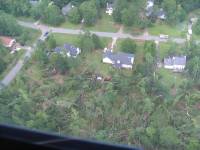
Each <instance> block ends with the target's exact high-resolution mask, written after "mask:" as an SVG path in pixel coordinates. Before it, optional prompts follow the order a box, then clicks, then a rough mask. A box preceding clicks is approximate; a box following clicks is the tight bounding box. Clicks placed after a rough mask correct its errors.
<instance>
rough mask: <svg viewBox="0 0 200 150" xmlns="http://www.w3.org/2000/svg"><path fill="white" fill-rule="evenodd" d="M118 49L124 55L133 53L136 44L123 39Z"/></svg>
mask: <svg viewBox="0 0 200 150" xmlns="http://www.w3.org/2000/svg"><path fill="white" fill-rule="evenodd" d="M120 49H121V50H122V51H123V52H126V53H135V52H136V50H137V44H136V43H135V42H134V41H133V40H131V39H125V40H123V41H122V42H121V45H120Z"/></svg>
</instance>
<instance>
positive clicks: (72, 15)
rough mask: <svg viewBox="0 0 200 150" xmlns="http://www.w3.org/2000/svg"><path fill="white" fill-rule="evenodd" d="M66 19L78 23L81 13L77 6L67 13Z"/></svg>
mask: <svg viewBox="0 0 200 150" xmlns="http://www.w3.org/2000/svg"><path fill="white" fill-rule="evenodd" d="M68 19H69V21H70V22H71V23H74V24H78V23H80V22H81V14H80V12H79V9H78V8H77V7H74V8H73V9H72V10H71V11H70V12H69V14H68Z"/></svg>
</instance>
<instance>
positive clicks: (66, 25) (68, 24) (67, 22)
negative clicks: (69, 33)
mask: <svg viewBox="0 0 200 150" xmlns="http://www.w3.org/2000/svg"><path fill="white" fill-rule="evenodd" d="M59 27H62V28H70V29H80V28H81V25H80V24H73V23H70V22H69V21H68V20H66V21H65V22H64V23H62V24H61V25H60V26H59Z"/></svg>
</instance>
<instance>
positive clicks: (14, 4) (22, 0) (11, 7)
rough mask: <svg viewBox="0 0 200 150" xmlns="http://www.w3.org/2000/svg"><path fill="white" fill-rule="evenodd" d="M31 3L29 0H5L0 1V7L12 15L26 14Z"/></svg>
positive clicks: (28, 12)
mask: <svg viewBox="0 0 200 150" xmlns="http://www.w3.org/2000/svg"><path fill="white" fill-rule="evenodd" d="M30 8H31V5H30V3H29V0H17V1H16V0H6V1H3V0H1V1H0V9H1V10H4V11H5V12H6V13H9V14H12V15H14V16H28V15H29V14H30V11H29V10H30Z"/></svg>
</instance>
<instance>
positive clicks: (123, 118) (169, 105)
mask: <svg viewBox="0 0 200 150" xmlns="http://www.w3.org/2000/svg"><path fill="white" fill-rule="evenodd" d="M53 1H54V4H53V5H51V6H49V7H46V6H47V5H48V4H49V2H50V1H49V0H42V2H41V3H39V4H38V5H36V6H34V7H32V6H31V5H30V3H29V2H28V0H17V1H16V0H6V1H5V0H0V10H1V11H0V34H1V35H7V36H14V37H18V38H19V40H21V41H22V42H24V41H26V40H27V39H28V35H29V32H28V31H27V30H26V29H24V28H22V27H21V26H19V25H18V24H17V21H16V17H22V16H23V17H24V16H26V17H31V18H34V19H36V20H37V19H41V20H42V21H43V22H44V23H46V24H50V25H54V26H56V25H59V24H60V23H62V22H64V21H65V19H66V18H65V17H64V16H63V15H62V14H61V9H60V8H62V7H63V6H64V5H66V4H67V3H69V2H72V3H73V4H74V5H75V6H76V7H75V8H73V9H72V11H71V12H70V14H69V16H68V17H69V18H68V19H69V21H70V22H72V23H74V24H78V23H80V21H81V19H82V18H85V24H86V25H88V26H92V25H94V24H95V23H96V21H97V20H98V19H99V18H101V15H100V11H101V9H102V8H105V6H106V2H107V1H110V0H102V1H99V0H53ZM145 2H146V1H145V0H117V2H116V3H117V7H116V9H115V10H114V12H113V19H114V21H115V22H117V23H120V24H123V25H125V26H139V27H141V28H145V27H146V26H150V25H151V24H152V23H153V22H155V21H156V20H155V18H154V17H150V18H146V17H143V14H142V13H141V12H142V11H143V10H144V4H145ZM131 3H132V4H133V5H130V4H131ZM155 3H156V6H155V7H163V8H164V9H165V10H166V12H167V19H166V20H165V21H164V23H166V24H169V25H173V24H176V23H178V22H182V21H184V20H185V19H186V18H187V14H189V13H190V12H192V11H194V10H196V9H198V8H200V0H155ZM50 14H54V15H53V16H51V15H50ZM180 18H181V19H180ZM193 28H194V32H196V33H197V34H200V21H198V22H197V23H196V25H195V26H194V27H193ZM24 43H25V44H26V42H24ZM75 43H76V46H78V47H80V48H81V50H82V54H81V55H80V56H79V57H78V58H76V59H74V58H66V57H63V56H62V55H59V54H55V53H52V49H54V48H55V47H56V46H58V43H57V40H56V38H55V36H53V35H52V36H50V37H49V38H48V40H47V41H46V42H44V43H40V44H38V45H37V49H36V51H35V53H34V55H33V57H32V58H31V60H30V61H29V62H28V63H26V64H25V66H24V68H23V70H22V71H21V72H20V73H19V74H18V76H17V78H16V79H15V81H14V82H13V83H12V84H11V85H10V86H9V87H7V88H5V89H3V90H2V91H0V122H1V123H8V124H16V125H20V126H25V127H28V128H33V129H39V130H44V131H49V132H58V133H59V134H64V135H73V136H80V137H83V138H90V139H95V140H101V141H106V142H112V143H121V144H129V145H131V146H136V147H142V148H144V149H147V150H156V149H159V150H171V149H176V150H199V149H200V113H199V111H200V51H199V49H200V45H198V44H197V43H196V42H195V40H191V41H190V42H186V43H184V44H183V45H181V48H182V50H183V53H184V54H185V55H187V65H186V69H185V71H184V72H183V73H182V74H183V75H182V76H183V81H182V82H181V84H180V85H179V86H178V87H177V86H176V85H175V84H172V85H170V86H167V83H166V82H163V80H162V79H163V75H162V74H160V73H159V71H158V68H157V62H156V60H157V59H156V57H157V55H156V45H155V43H154V42H151V41H148V42H147V41H146V42H143V43H142V46H141V45H140V47H142V49H143V51H142V56H141V59H140V61H139V62H137V63H136V64H134V69H133V70H131V71H130V70H129V71H127V70H123V69H122V70H120V69H119V70H118V69H113V68H112V69H110V68H109V71H108V72H107V73H105V74H103V73H101V71H100V70H99V68H97V67H96V66H95V63H93V62H89V63H90V65H88V60H87V58H88V57H87V56H88V55H89V54H94V53H98V52H99V51H101V50H102V49H103V48H104V47H105V46H106V44H107V43H106V44H105V43H104V42H103V40H102V39H101V38H99V37H98V36H97V35H95V34H91V33H90V32H89V31H86V32H85V33H84V34H81V35H79V36H78V37H77V39H76V41H75ZM119 48H120V49H122V50H123V51H124V52H133V53H137V52H138V49H139V44H138V43H136V42H134V41H132V40H130V39H126V40H124V41H122V42H121V44H120V47H119ZM173 48H174V47H172V49H173ZM130 49H131V50H130ZM172 51H173V50H172ZM5 53H7V52H6V49H5V48H4V47H3V46H2V45H1V44H0V73H1V72H3V70H5V68H6V65H7V63H8V62H6V61H5V60H4V58H3V55H5ZM94 59H96V58H94ZM93 61H95V60H93ZM98 76H101V77H102V78H104V80H103V81H99V80H98V79H97V77H98ZM169 82H170V81H169Z"/></svg>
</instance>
